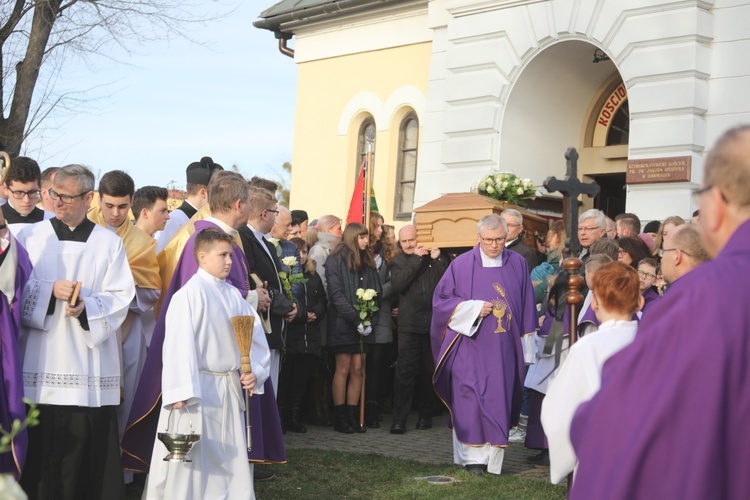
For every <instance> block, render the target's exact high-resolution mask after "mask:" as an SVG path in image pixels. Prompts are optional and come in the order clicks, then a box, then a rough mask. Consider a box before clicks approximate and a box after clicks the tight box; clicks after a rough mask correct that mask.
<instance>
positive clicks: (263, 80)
mask: <svg viewBox="0 0 750 500" xmlns="http://www.w3.org/2000/svg"><path fill="white" fill-rule="evenodd" d="M272 4H273V1H272V0H267V1H266V2H263V1H261V2H255V1H254V2H246V1H243V2H241V3H239V4H237V5H238V7H237V9H236V10H235V11H234V12H233V13H232V14H230V15H229V16H227V17H226V18H225V19H222V20H220V21H216V22H212V23H209V24H208V25H206V26H205V27H200V26H191V27H190V36H191V37H192V38H193V39H195V40H197V41H200V42H202V43H204V44H205V45H204V46H201V45H196V44H194V43H190V42H189V41H186V40H182V39H180V40H171V41H170V42H156V43H151V44H148V45H145V46H141V47H137V48H136V50H137V51H138V53H136V54H130V55H124V56H123V55H118V53H117V52H113V54H112V55H113V57H116V58H118V59H125V62H126V64H113V63H111V62H107V61H106V60H103V59H102V60H97V61H95V64H94V67H91V65H90V64H88V65H84V64H75V63H72V64H69V65H68V66H67V67H66V68H64V69H63V72H62V73H61V77H60V83H58V84H59V85H66V86H68V87H69V88H71V89H74V88H78V89H81V88H94V87H98V88H96V89H94V90H92V91H91V92H89V93H88V96H89V97H91V98H93V97H97V96H98V98H97V99H95V100H93V99H92V100H90V101H89V102H90V107H91V108H93V109H91V110H89V111H86V112H83V113H77V114H71V113H68V112H65V113H58V114H57V115H56V116H55V117H54V118H53V119H51V120H50V121H49V122H47V126H45V127H44V128H43V130H41V131H40V132H38V133H36V134H35V138H34V140H31V141H29V142H28V143H27V144H26V153H27V154H28V155H29V156H32V157H34V158H36V159H37V160H38V161H39V163H40V165H41V167H42V168H46V167H49V166H60V165H65V164H69V163H81V164H84V165H87V166H89V167H91V168H92V170H93V171H94V173H95V174H97V175H99V174H103V173H104V172H107V171H109V170H113V169H121V170H125V171H127V172H128V173H129V174H130V175H131V176H132V177H133V178H134V180H135V183H136V185H137V186H143V185H148V184H152V185H160V186H167V185H168V184H170V183H172V184H171V186H170V187H183V186H184V184H185V167H187V165H188V164H189V163H190V162H193V161H197V160H199V159H200V158H201V157H202V156H211V157H212V158H213V159H214V161H215V162H217V163H219V164H221V165H223V166H224V168H227V169H228V168H230V167H231V166H232V164H236V165H237V166H238V168H239V169H240V172H242V173H243V174H244V175H246V176H252V175H261V176H265V177H272V178H273V177H278V176H280V175H282V173H281V165H282V163H284V162H285V161H290V162H291V160H292V141H293V125H294V99H295V87H296V75H297V68H296V65H295V63H294V60H293V59H291V58H289V57H286V56H284V55H282V54H281V53H280V52H279V51H278V48H277V41H276V39H275V38H274V36H273V33H271V32H270V31H267V30H259V29H256V28H254V27H253V26H252V23H253V21H255V20H256V19H258V14H259V13H260V12H261V11H262V10H263V9H265V8H267V7H269V6H270V5H272ZM112 50H113V51H115V48H112ZM107 55H110V54H107ZM172 181H174V182H172Z"/></svg>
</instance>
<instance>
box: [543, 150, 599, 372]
mask: <svg viewBox="0 0 750 500" xmlns="http://www.w3.org/2000/svg"><path fill="white" fill-rule="evenodd" d="M565 159H566V160H567V163H566V165H567V170H566V172H565V179H564V180H562V181H560V180H557V179H556V178H555V177H547V180H545V181H544V187H545V189H547V191H549V192H550V193H553V192H555V191H559V192H560V193H562V194H563V199H564V205H563V206H564V219H565V231H566V232H567V237H566V238H565V252H566V254H567V258H566V259H565V260H564V261H563V267H564V268H565V271H566V272H567V274H568V279H567V285H568V290H567V293H566V294H565V296H566V297H565V302H567V305H568V312H569V314H568V321H569V324H568V331H569V332H570V345H573V343H574V342H575V341H576V340H577V336H578V335H577V331H578V305H579V304H581V303H582V302H583V295H581V293H580V290H581V289H582V288H583V283H584V281H583V277H582V276H581V274H580V269H581V266H582V265H583V263H582V262H581V259H579V258H578V255H579V253H580V252H581V244H580V243H579V242H578V196H579V195H581V194H585V195H588V196H589V197H591V198H593V197H594V196H596V195H597V194H598V193H599V185H598V184H596V183H595V182H590V183H589V182H586V183H583V182H581V181H579V180H578V151H576V150H575V148H568V150H567V151H566V152H565ZM562 298H563V297H562V296H560V297H557V298H556V302H557V303H558V304H561V303H562ZM561 311H562V308H558V312H559V313H560V314H559V315H558V316H559V317H558V318H557V319H560V320H561V319H562V312H561ZM555 365H557V360H556V363H555ZM556 367H557V366H556Z"/></svg>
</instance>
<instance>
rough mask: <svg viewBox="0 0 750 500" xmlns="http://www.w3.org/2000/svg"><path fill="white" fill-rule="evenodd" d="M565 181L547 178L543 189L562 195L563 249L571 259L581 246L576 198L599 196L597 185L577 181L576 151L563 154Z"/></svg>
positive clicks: (569, 149)
mask: <svg viewBox="0 0 750 500" xmlns="http://www.w3.org/2000/svg"><path fill="white" fill-rule="evenodd" d="M565 160H566V172H565V179H563V180H558V179H557V178H556V177H547V179H546V180H545V181H544V188H545V189H546V190H547V191H549V192H550V193H554V192H555V191H558V192H560V193H562V195H563V200H564V202H563V219H564V220H565V231H566V232H567V233H568V235H567V238H566V240H565V248H566V250H567V251H568V255H569V256H571V257H574V256H578V254H579V253H580V252H581V244H580V243H579V242H578V196H580V195H581V194H585V195H587V196H588V197H589V198H593V197H594V196H596V195H597V194H599V185H598V184H597V183H595V182H581V181H579V180H578V151H576V149H575V148H568V150H567V151H566V152H565Z"/></svg>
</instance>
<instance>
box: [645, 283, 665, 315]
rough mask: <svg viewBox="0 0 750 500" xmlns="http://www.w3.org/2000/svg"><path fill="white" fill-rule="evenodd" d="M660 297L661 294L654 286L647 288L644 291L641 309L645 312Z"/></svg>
mask: <svg viewBox="0 0 750 500" xmlns="http://www.w3.org/2000/svg"><path fill="white" fill-rule="evenodd" d="M659 297H661V295H659V294H658V293H656V292H655V291H654V289H653V288H649V289H648V290H646V291H645V292H644V293H643V309H641V311H643V312H644V313H645V312H646V308H647V307H648V306H649V305H650V304H651V303H652V302H653V301H655V300H657V299H658V298H659Z"/></svg>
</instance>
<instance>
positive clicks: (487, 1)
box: [446, 0, 547, 17]
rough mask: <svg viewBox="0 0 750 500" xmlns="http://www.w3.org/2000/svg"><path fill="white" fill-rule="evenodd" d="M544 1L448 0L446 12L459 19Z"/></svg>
mask: <svg viewBox="0 0 750 500" xmlns="http://www.w3.org/2000/svg"><path fill="white" fill-rule="evenodd" d="M544 1H547V0H483V1H482V0H480V1H477V0H448V2H447V4H446V10H447V11H448V12H450V13H451V14H452V15H453V16H455V17H461V16H470V15H472V14H480V13H482V12H490V11H494V10H501V9H508V8H511V7H518V6H521V5H529V4H532V3H539V2H544Z"/></svg>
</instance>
